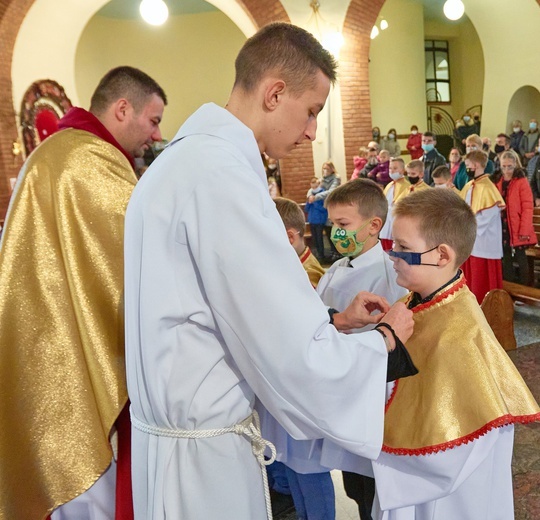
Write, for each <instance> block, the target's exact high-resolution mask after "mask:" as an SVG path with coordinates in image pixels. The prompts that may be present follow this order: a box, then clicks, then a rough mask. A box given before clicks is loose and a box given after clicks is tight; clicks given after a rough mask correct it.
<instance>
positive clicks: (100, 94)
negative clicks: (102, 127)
mask: <svg viewBox="0 0 540 520" xmlns="http://www.w3.org/2000/svg"><path fill="white" fill-rule="evenodd" d="M153 94H156V95H157V96H159V97H160V98H161V99H162V100H163V103H164V104H165V105H166V104H167V96H166V95H165V92H164V91H163V89H162V88H161V87H160V86H159V85H158V84H157V82H156V81H154V80H153V79H152V78H151V77H150V76H149V75H148V74H146V73H144V72H143V71H142V70H139V69H136V68H134V67H128V66H124V67H116V68H115V69H112V70H110V71H109V72H107V74H105V76H103V78H102V79H101V81H100V82H99V85H98V86H97V87H96V90H95V91H94V94H93V95H92V99H91V100H90V112H92V114H94V115H101V114H102V113H103V112H105V111H106V110H107V109H108V108H109V106H111V104H113V103H114V102H116V101H118V100H119V99H121V98H125V99H127V100H128V101H129V102H130V103H131V104H132V105H133V108H134V109H135V112H139V111H140V110H142V108H143V107H144V105H145V104H146V103H147V102H148V98H149V97H150V96H152V95H153Z"/></svg>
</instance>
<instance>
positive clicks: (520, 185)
mask: <svg viewBox="0 0 540 520" xmlns="http://www.w3.org/2000/svg"><path fill="white" fill-rule="evenodd" d="M500 161H501V169H500V170H498V171H497V172H495V173H494V174H493V176H492V181H493V182H494V183H495V185H496V186H497V189H498V190H499V192H500V193H501V195H502V196H503V199H504V201H505V203H506V209H505V210H503V211H502V212H501V219H502V230H503V233H502V237H503V278H504V279H505V280H508V281H509V282H519V283H521V284H523V285H526V284H528V282H529V266H528V263H527V256H526V254H525V250H526V249H527V248H528V247H530V246H533V245H535V244H536V243H537V242H538V240H537V238H536V234H535V232H534V226H533V207H534V204H533V193H532V190H531V187H530V185H529V182H528V180H527V176H526V174H525V172H524V170H523V169H522V168H521V163H520V161H519V157H518V155H517V154H516V153H515V152H514V151H513V150H508V151H506V152H503V153H502V155H501V159H500ZM514 260H515V261H516V262H517V264H518V267H519V276H518V277H517V279H516V276H515V273H514Z"/></svg>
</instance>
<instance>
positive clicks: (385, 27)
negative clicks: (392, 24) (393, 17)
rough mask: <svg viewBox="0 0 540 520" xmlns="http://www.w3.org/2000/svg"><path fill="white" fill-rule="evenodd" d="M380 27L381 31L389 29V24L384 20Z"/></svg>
mask: <svg viewBox="0 0 540 520" xmlns="http://www.w3.org/2000/svg"><path fill="white" fill-rule="evenodd" d="M379 25H380V26H381V31H384V30H385V29H388V22H387V21H386V20H385V19H384V18H383V19H382V20H381V23H380V24H379Z"/></svg>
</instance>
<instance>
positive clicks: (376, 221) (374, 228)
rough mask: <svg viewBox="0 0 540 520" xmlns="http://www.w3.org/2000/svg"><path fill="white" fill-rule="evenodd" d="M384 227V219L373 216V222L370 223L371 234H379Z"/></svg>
mask: <svg viewBox="0 0 540 520" xmlns="http://www.w3.org/2000/svg"><path fill="white" fill-rule="evenodd" d="M382 227H383V222H382V219H381V218H379V217H373V218H372V219H371V224H370V225H369V234H370V235H378V234H379V232H380V231H381V229H382Z"/></svg>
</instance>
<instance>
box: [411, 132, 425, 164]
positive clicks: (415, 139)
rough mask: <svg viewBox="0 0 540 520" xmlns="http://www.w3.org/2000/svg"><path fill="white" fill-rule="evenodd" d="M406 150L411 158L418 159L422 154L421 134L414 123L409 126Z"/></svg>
mask: <svg viewBox="0 0 540 520" xmlns="http://www.w3.org/2000/svg"><path fill="white" fill-rule="evenodd" d="M407 150H409V153H410V154H411V160H413V161H414V160H415V159H420V157H422V155H424V150H422V134H421V133H420V132H418V127H417V126H416V125H412V126H411V134H410V135H409V138H408V139H407Z"/></svg>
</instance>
